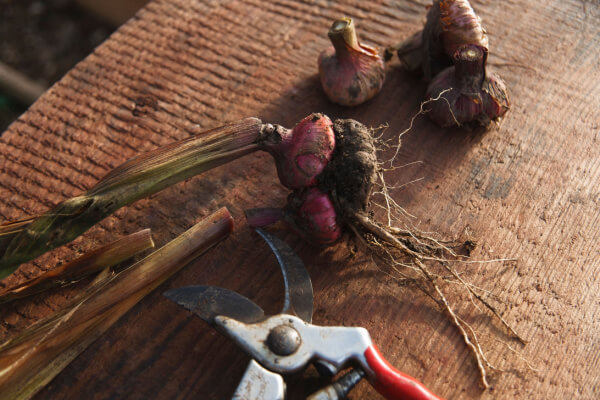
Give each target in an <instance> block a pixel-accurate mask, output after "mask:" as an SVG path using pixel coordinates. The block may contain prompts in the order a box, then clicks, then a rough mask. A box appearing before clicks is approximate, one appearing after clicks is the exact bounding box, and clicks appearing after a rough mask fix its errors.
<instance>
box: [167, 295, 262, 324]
mask: <svg viewBox="0 0 600 400" xmlns="http://www.w3.org/2000/svg"><path fill="white" fill-rule="evenodd" d="M163 295H164V296H165V297H167V298H168V299H169V300H172V301H174V302H175V303H177V304H179V305H181V306H183V307H184V308H186V309H188V310H190V311H191V312H193V313H194V314H196V315H197V316H199V317H200V318H202V319H203V320H204V321H206V322H208V323H209V324H211V325H213V322H214V318H215V317H216V316H217V315H223V316H226V317H229V318H233V319H236V320H238V321H241V322H245V323H247V324H253V323H255V322H260V321H263V320H264V319H265V312H264V311H263V309H262V308H260V307H259V306H257V305H256V304H255V303H254V302H253V301H252V300H250V299H249V298H247V297H245V296H242V295H241V294H239V293H236V292H233V291H231V290H227V289H223V288H220V287H216V286H185V287H182V288H176V289H170V290H167V291H166V292H164V293H163Z"/></svg>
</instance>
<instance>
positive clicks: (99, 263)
mask: <svg viewBox="0 0 600 400" xmlns="http://www.w3.org/2000/svg"><path fill="white" fill-rule="evenodd" d="M153 247H154V242H153V241H152V236H151V234H150V229H144V230H141V231H139V232H136V233H133V234H131V235H128V236H125V237H123V238H120V239H118V240H115V241H114V242H112V243H109V244H107V245H105V246H102V247H99V248H97V249H95V250H93V251H90V252H89V253H86V254H84V255H83V256H81V257H79V258H77V259H75V260H73V261H71V262H69V263H66V264H63V265H61V266H59V267H57V268H54V269H51V270H49V271H46V272H44V273H43V274H42V275H40V276H38V277H36V278H34V279H30V280H28V281H25V282H23V283H20V284H18V285H15V286H12V287H8V288H4V289H2V290H0V304H3V303H8V302H10V301H13V300H17V299H21V298H24V297H27V296H31V295H33V294H37V293H40V292H43V291H45V290H48V289H50V288H52V287H56V286H66V285H69V284H70V283H72V282H74V281H76V280H79V279H82V278H85V277H86V276H89V275H91V274H93V273H95V272H99V271H101V270H103V269H105V268H111V267H113V266H115V265H117V264H119V263H122V262H123V261H125V260H127V259H129V258H131V257H133V256H134V255H136V254H138V253H141V252H142V251H144V250H147V249H150V248H153Z"/></svg>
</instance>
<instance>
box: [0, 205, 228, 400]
mask: <svg viewBox="0 0 600 400" xmlns="http://www.w3.org/2000/svg"><path fill="white" fill-rule="evenodd" d="M232 228H233V220H232V218H231V215H230V214H229V211H227V209H226V208H221V209H220V210H219V211H217V212H215V213H214V214H212V215H210V216H208V217H207V218H205V219H204V220H202V221H200V222H199V223H198V224H196V225H194V226H193V227H192V228H190V229H189V230H188V231H186V232H184V233H183V234H181V235H180V236H178V237H177V238H175V239H174V240H172V241H171V242H169V243H167V244H166V245H165V246H164V247H162V248H161V249H159V250H157V251H155V252H154V253H152V254H150V255H149V256H148V257H146V258H144V259H143V260H141V261H139V262H138V263H136V264H134V265H132V266H131V267H129V268H127V269H126V270H124V271H123V272H120V273H118V274H113V273H106V274H101V276H100V277H99V278H98V279H96V281H94V282H93V283H92V284H90V286H89V287H88V289H87V290H86V291H85V292H84V293H82V294H81V295H80V296H78V297H77V298H75V299H74V300H73V301H72V302H71V303H70V304H69V306H67V307H65V308H63V309H62V310H61V311H59V312H58V313H56V314H54V315H53V316H51V317H49V318H47V319H45V320H42V321H40V322H38V323H36V324H35V325H33V326H32V327H30V328H28V329H27V330H26V331H25V332H23V333H22V334H20V335H19V336H17V337H16V338H14V339H12V340H10V341H8V342H7V343H5V344H3V345H1V346H0V387H1V388H2V390H0V400H8V399H11V400H23V399H29V398H31V397H32V396H33V395H35V394H36V393H37V392H38V391H39V390H40V389H41V388H43V387H44V386H45V385H46V384H47V383H48V382H50V381H51V380H52V379H53V378H54V377H55V376H56V375H57V374H58V373H59V372H60V371H62V370H63V369H64V368H65V367H66V366H67V365H68V364H69V363H70V362H71V361H72V360H73V359H74V358H75V357H77V355H78V354H80V353H81V352H82V351H83V350H85V349H86V348H87V347H88V346H89V345H90V344H91V343H93V342H94V341H95V340H96V339H97V338H98V337H100V335H102V333H104V332H105V331H106V330H107V329H108V328H109V327H110V326H111V325H112V324H113V323H115V322H116V321H117V320H118V319H119V318H120V317H121V316H122V315H124V314H125V313H126V312H127V311H128V310H129V309H131V308H132V307H133V306H134V305H135V304H136V303H137V302H138V301H140V300H141V299H142V298H143V297H144V296H145V295H147V294H148V293H150V292H152V291H153V290H154V289H155V288H156V287H158V286H159V285H160V284H162V283H163V282H164V281H165V280H166V279H167V278H169V277H170V276H171V275H173V274H174V273H175V272H177V271H178V270H180V269H181V268H182V267H183V266H185V265H186V264H187V263H189V262H190V261H191V260H193V259H194V258H196V257H198V256H199V255H200V254H202V253H203V252H205V251H206V250H208V249H209V248H210V247H212V246H214V245H215V244H217V243H218V242H219V241H220V240H222V239H224V238H225V237H227V235H228V234H229V233H230V232H231V230H232Z"/></svg>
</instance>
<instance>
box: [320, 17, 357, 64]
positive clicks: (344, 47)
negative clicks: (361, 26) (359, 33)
mask: <svg viewBox="0 0 600 400" xmlns="http://www.w3.org/2000/svg"><path fill="white" fill-rule="evenodd" d="M327 35H328V36H329V39H330V40H331V43H333V47H335V53H336V55H337V56H338V57H346V56H348V55H349V54H348V49H349V48H350V49H354V50H360V45H359V44H358V38H357V37H356V30H355V29H354V21H352V18H348V17H344V18H340V19H338V20H336V21H335V22H334V23H333V25H331V28H330V29H329V32H328V33H327Z"/></svg>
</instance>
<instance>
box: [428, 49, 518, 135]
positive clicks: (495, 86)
mask: <svg viewBox="0 0 600 400" xmlns="http://www.w3.org/2000/svg"><path fill="white" fill-rule="evenodd" d="M486 59H487V49H486V48H484V47H481V46H477V45H466V46H462V47H461V48H459V49H458V50H457V51H456V52H455V55H454V60H455V65H454V66H453V67H450V68H447V69H445V70H444V71H442V72H440V73H439V74H438V75H437V76H436V77H435V78H434V79H433V80H432V81H431V82H430V84H429V86H428V88H427V92H426V94H425V98H426V99H434V98H439V99H438V100H437V101H434V102H429V103H428V104H427V105H426V107H425V111H426V112H427V115H428V116H429V118H431V119H432V120H433V121H434V122H435V123H437V124H438V125H439V126H441V127H442V128H448V127H451V126H462V125H467V126H470V125H473V124H475V125H480V126H483V127H488V126H489V125H490V124H491V123H492V122H497V121H498V120H499V119H500V118H501V117H502V116H504V115H505V114H506V112H507V111H508V110H509V108H510V100H509V97H508V90H507V89H506V85H505V84H504V82H503V81H502V79H501V78H500V77H499V76H498V75H496V74H494V73H489V72H488V71H487V69H486V65H485V64H486ZM442 93H443V94H442Z"/></svg>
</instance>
